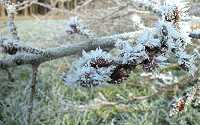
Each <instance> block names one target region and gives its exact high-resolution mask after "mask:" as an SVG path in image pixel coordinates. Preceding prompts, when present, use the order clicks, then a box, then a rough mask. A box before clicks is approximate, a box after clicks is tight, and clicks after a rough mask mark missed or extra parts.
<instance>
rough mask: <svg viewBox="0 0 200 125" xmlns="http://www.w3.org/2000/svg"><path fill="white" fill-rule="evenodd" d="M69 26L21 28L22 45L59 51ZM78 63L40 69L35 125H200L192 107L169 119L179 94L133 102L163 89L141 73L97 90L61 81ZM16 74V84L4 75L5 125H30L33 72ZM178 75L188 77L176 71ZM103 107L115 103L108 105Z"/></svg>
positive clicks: (0, 124)
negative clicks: (103, 103)
mask: <svg viewBox="0 0 200 125" xmlns="http://www.w3.org/2000/svg"><path fill="white" fill-rule="evenodd" d="M63 25H64V21H63V20H48V21H38V22H37V21H30V20H29V21H18V22H17V26H18V27H19V28H18V30H19V33H20V36H21V38H22V40H23V41H26V42H27V44H31V45H33V46H39V47H47V46H54V45H59V44H60V43H57V42H55V39H58V38H59V37H60V36H63V35H64V34H65V33H64V28H62V27H63ZM72 60H73V58H71V57H66V58H63V59H59V60H54V61H51V62H47V63H45V64H42V65H41V66H40V68H39V77H38V85H37V95H36V97H35V101H34V111H33V121H34V122H33V124H34V125H199V123H200V112H199V111H198V110H196V109H193V108H191V107H188V110H187V111H186V112H184V113H182V114H180V115H178V116H176V117H174V118H169V117H168V107H169V104H170V101H171V100H172V97H173V96H175V95H177V94H179V93H174V92H173V89H176V90H178V89H177V88H173V89H172V90H170V91H167V92H165V93H164V94H159V95H157V96H154V97H152V98H151V99H148V100H143V101H141V100H140V101H136V100H134V99H132V97H135V96H150V95H151V94H153V93H155V91H156V90H155V87H159V85H156V84H155V81H153V80H149V79H144V78H143V77H141V76H140V74H141V71H140V68H138V69H137V70H135V71H134V72H133V73H132V75H131V77H130V78H129V79H128V80H127V81H125V82H124V83H123V84H121V85H113V86H107V87H101V88H94V89H92V90H88V89H84V88H70V87H67V86H66V85H64V82H63V81H62V80H61V79H60V77H61V75H62V73H63V71H65V70H66V69H68V68H69V67H70V63H71V61H72ZM170 70H171V69H170ZM12 74H13V76H14V78H15V82H10V81H8V79H7V73H6V72H5V71H0V125H23V124H24V121H25V116H26V110H27V106H28V105H27V104H28V99H29V91H30V90H29V86H30V80H31V69H30V67H29V66H22V67H17V68H14V69H12ZM173 74H174V75H183V73H182V72H180V71H178V70H176V69H175V70H174V69H173ZM183 77H184V76H183ZM179 84H182V83H179ZM178 92H180V93H181V91H180V90H179V91H178ZM99 100H100V101H99ZM102 101H104V102H115V103H114V104H107V105H102ZM92 104H93V105H92Z"/></svg>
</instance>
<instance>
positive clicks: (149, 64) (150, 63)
mask: <svg viewBox="0 0 200 125" xmlns="http://www.w3.org/2000/svg"><path fill="white" fill-rule="evenodd" d="M156 66H157V65H156V63H155V61H154V59H153V58H151V59H146V60H144V61H143V70H144V71H147V72H150V71H152V70H154V69H155V68H156Z"/></svg>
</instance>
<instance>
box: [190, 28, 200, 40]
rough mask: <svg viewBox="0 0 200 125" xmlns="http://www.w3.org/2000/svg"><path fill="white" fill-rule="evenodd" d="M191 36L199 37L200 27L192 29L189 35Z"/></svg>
mask: <svg viewBox="0 0 200 125" xmlns="http://www.w3.org/2000/svg"><path fill="white" fill-rule="evenodd" d="M189 36H190V37H191V38H195V39H200V29H198V30H194V31H193V32H191V33H190V35H189Z"/></svg>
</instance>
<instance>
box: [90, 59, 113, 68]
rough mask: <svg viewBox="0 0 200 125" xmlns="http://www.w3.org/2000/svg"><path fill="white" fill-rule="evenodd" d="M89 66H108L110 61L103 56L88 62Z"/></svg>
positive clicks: (110, 63)
mask: <svg viewBox="0 0 200 125" xmlns="http://www.w3.org/2000/svg"><path fill="white" fill-rule="evenodd" d="M90 65H91V67H93V68H102V67H109V66H111V65H112V61H108V60H105V59H103V58H99V59H96V60H94V61H91V62H90Z"/></svg>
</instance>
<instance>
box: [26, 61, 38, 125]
mask: <svg viewBox="0 0 200 125" xmlns="http://www.w3.org/2000/svg"><path fill="white" fill-rule="evenodd" d="M38 67H39V64H33V65H32V82H31V93H30V100H29V108H28V118H27V125H31V124H32V111H33V100H34V96H35V94H36V85H37V73H38Z"/></svg>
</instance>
